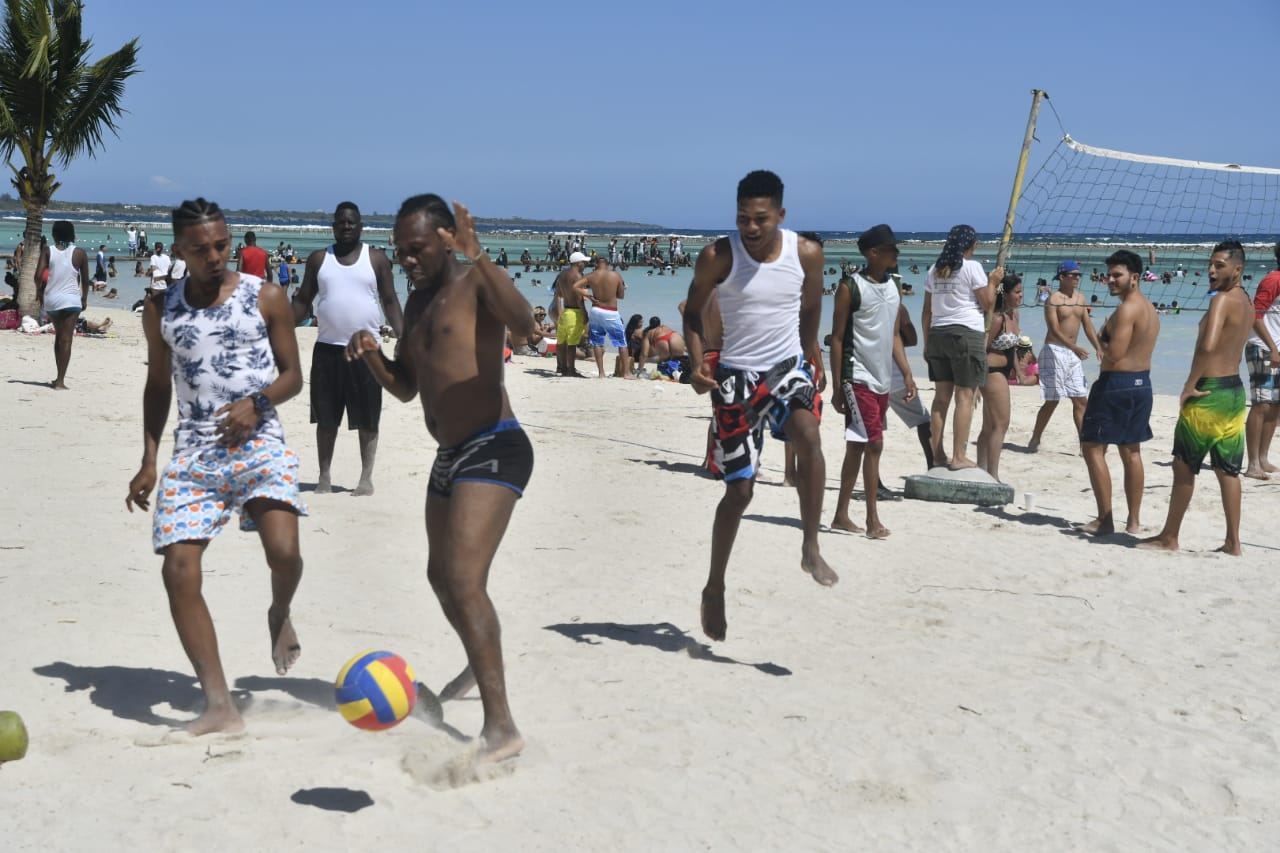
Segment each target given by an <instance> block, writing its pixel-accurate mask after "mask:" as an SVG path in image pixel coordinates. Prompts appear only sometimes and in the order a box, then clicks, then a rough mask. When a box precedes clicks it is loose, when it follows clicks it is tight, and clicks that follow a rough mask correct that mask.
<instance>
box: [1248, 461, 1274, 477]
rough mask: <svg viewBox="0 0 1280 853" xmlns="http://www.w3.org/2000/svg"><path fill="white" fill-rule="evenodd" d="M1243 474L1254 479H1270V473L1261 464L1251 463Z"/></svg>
mask: <svg viewBox="0 0 1280 853" xmlns="http://www.w3.org/2000/svg"><path fill="white" fill-rule="evenodd" d="M1244 476H1246V477H1249V478H1251V479H1254V480H1270V479H1271V475H1270V474H1268V473H1267V472H1266V471H1265V470H1264V469H1263V467H1262V466H1261V465H1253V466H1250V467H1249V468H1248V469H1246V470H1245V472H1244Z"/></svg>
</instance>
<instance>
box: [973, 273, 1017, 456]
mask: <svg viewBox="0 0 1280 853" xmlns="http://www.w3.org/2000/svg"><path fill="white" fill-rule="evenodd" d="M1021 304H1022V279H1021V278H1019V277H1018V276H1017V274H1015V273H1006V274H1005V276H1004V278H1003V279H1002V280H1001V282H1000V289H999V290H998V291H997V292H996V304H995V308H994V309H993V310H994V313H993V314H992V317H991V325H990V326H989V327H988V328H987V385H986V387H985V388H984V389H983V391H982V429H981V430H979V431H978V467H979V468H981V469H983V470H984V471H986V472H987V473H988V474H990V475H991V476H992V477H994V478H995V479H996V480H999V479H1000V451H1001V450H1002V449H1003V448H1004V436H1005V433H1006V432H1008V431H1009V385H1010V384H1014V385H1016V384H1019V383H1020V382H1021V377H1020V376H1019V374H1018V361H1017V359H1016V358H1015V357H1014V353H1015V352H1016V350H1017V347H1018V339H1019V337H1021V335H1022V332H1021V331H1020V330H1019V328H1018V306H1019V305H1021Z"/></svg>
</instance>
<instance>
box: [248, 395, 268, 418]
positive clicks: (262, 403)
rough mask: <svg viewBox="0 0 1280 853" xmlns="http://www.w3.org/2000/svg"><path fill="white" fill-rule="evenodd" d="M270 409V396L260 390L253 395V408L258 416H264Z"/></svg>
mask: <svg viewBox="0 0 1280 853" xmlns="http://www.w3.org/2000/svg"><path fill="white" fill-rule="evenodd" d="M271 409H272V406H271V398H270V397H268V396H267V395H266V394H263V393H261V392H259V393H257V394H254V395H253V410H254V411H255V412H257V413H258V415H259V417H265V416H266V415H267V414H268V413H269V412H270V411H271Z"/></svg>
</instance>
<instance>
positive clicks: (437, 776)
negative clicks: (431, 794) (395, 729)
mask: <svg viewBox="0 0 1280 853" xmlns="http://www.w3.org/2000/svg"><path fill="white" fill-rule="evenodd" d="M478 751H479V747H478V746H476V745H472V746H469V747H467V748H466V749H464V750H462V751H461V752H453V753H446V752H445V751H443V750H437V751H427V750H411V751H409V752H407V753H405V756H404V758H403V759H401V761H400V766H401V768H402V769H403V770H404V771H405V772H406V773H408V774H409V778H411V779H413V781H415V782H419V783H421V784H423V785H428V786H430V787H431V788H434V789H435V790H437V791H451V790H453V789H454V788H462V787H465V786H467V785H476V784H479V783H482V782H490V781H493V780H494V779H502V778H505V777H507V776H510V775H511V774H513V773H515V772H516V760H515V759H508V760H506V761H498V762H491V763H485V764H476V762H475V758H476V753H477V752H478Z"/></svg>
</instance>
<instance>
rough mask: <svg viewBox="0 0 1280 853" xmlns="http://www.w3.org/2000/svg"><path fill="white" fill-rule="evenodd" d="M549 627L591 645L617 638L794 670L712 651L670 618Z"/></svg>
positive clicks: (699, 656)
mask: <svg viewBox="0 0 1280 853" xmlns="http://www.w3.org/2000/svg"><path fill="white" fill-rule="evenodd" d="M545 630H547V631H555V632H556V633H557V634H563V635H564V636H566V637H568V638H569V639H571V640H573V641H574V642H575V643H586V644H587V645H590V646H598V645H600V641H601V640H615V641H617V642H620V643H626V644H627V645H631V646H648V647H649V648H651V649H657V650H658V651H662V652H675V653H677V654H679V653H683V654H686V655H688V656H689V657H691V658H694V659H696V660H706V661H711V662H712V663H727V664H733V665H735V666H749V667H751V668H752V669H757V670H759V671H760V672H763V673H764V674H765V675H790V674H791V670H789V669H787V668H786V667H784V666H778V665H777V664H776V663H746V662H745V661H740V660H734V659H733V658H729V657H725V656H724V655H718V654H716V653H715V652H713V651H711V647H710V646H708V645H706V644H705V643H699V642H698V641H697V640H695V639H694V638H693V637H691V636H689V635H688V634H686V633H685V632H684V631H681V630H680V629H679V628H677V627H676V626H675V625H672V624H671V623H670V622H660V623H654V624H650V625H622V624H619V623H617V622H565V623H561V624H559V625H547V626H545Z"/></svg>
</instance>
